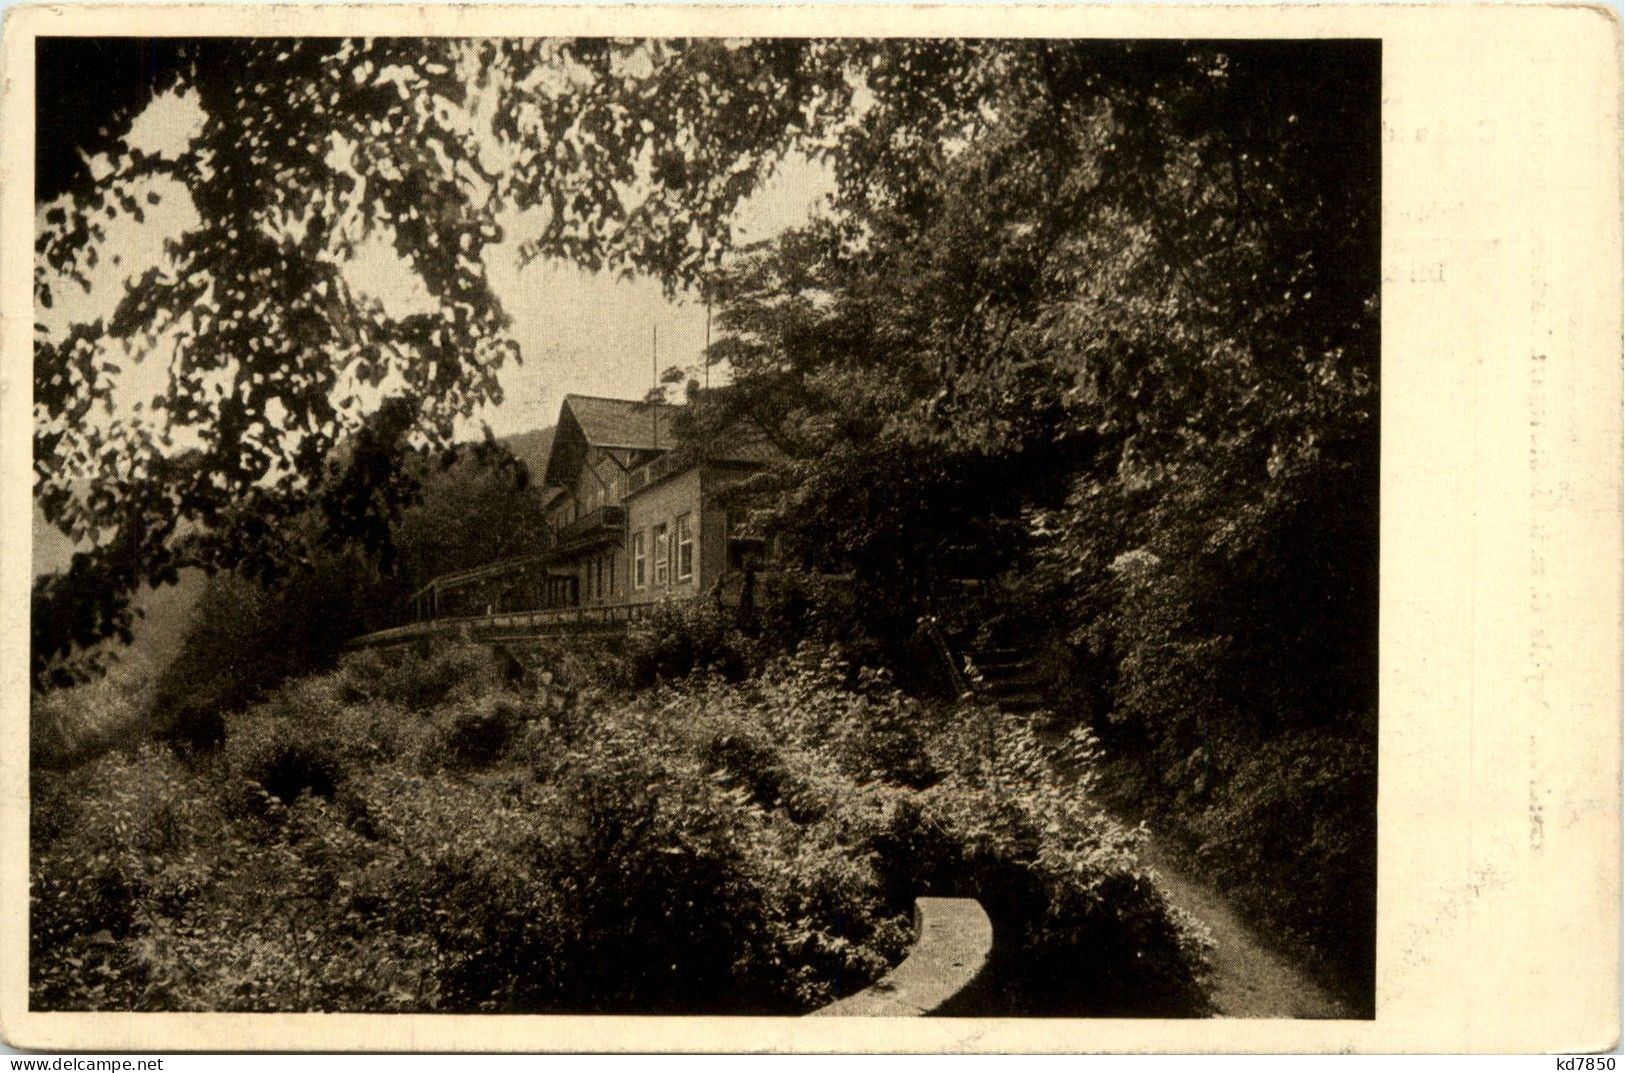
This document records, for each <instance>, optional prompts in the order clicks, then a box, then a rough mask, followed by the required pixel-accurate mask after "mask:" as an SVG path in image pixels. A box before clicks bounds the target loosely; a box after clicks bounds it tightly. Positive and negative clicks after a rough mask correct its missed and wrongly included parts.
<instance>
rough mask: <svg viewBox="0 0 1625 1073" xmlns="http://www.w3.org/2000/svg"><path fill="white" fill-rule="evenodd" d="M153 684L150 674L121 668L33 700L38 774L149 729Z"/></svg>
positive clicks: (32, 752)
mask: <svg viewBox="0 0 1625 1073" xmlns="http://www.w3.org/2000/svg"><path fill="white" fill-rule="evenodd" d="M151 694H152V685H151V682H150V680H149V678H148V676H147V674H146V672H145V670H144V669H143V668H142V667H140V666H139V665H137V666H131V665H129V664H124V663H120V664H115V665H114V666H113V667H112V669H110V670H109V671H108V673H107V674H105V675H103V676H102V677H100V678H96V679H92V680H91V681H89V682H86V683H83V684H81V685H77V686H71V687H66V688H60V689H53V690H49V691H47V692H43V693H36V694H34V695H33V696H31V697H30V698H29V721H28V751H29V762H30V764H31V765H32V766H33V768H34V770H36V771H38V770H41V769H45V768H53V769H63V768H70V767H73V766H74V765H75V764H78V763H82V762H83V761H85V760H87V759H89V758H90V757H92V756H95V755H97V754H98V753H100V752H102V751H103V750H104V749H106V748H108V747H110V746H112V745H114V744H117V743H119V742H127V741H130V740H131V739H132V738H135V737H139V736H140V735H141V732H142V731H143V730H144V729H145V725H146V721H147V707H148V704H149V703H150V697H151Z"/></svg>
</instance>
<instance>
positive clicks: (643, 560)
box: [632, 529, 649, 589]
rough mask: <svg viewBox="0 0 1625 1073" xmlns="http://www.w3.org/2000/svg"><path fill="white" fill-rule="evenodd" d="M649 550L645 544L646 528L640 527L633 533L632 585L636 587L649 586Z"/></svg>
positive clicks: (643, 587) (644, 587)
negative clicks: (647, 553)
mask: <svg viewBox="0 0 1625 1073" xmlns="http://www.w3.org/2000/svg"><path fill="white" fill-rule="evenodd" d="M647 550H648V549H647V547H646V546H645V544H644V530H642V529H639V530H638V531H637V532H635V533H633V534H632V587H633V588H634V589H646V588H648V587H649V569H648V567H649V560H648V556H647V555H646V554H645V553H646V552H647Z"/></svg>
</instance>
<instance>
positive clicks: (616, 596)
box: [542, 395, 776, 607]
mask: <svg viewBox="0 0 1625 1073" xmlns="http://www.w3.org/2000/svg"><path fill="white" fill-rule="evenodd" d="M684 409H685V407H683V406H680V405H673V404H670V403H664V402H648V401H639V400H633V399H606V398H598V397H593V396H588V395H567V396H565V398H564V401H563V403H561V404H560V407H559V419H558V423H557V425H556V426H555V428H554V432H553V436H552V442H551V443H550V445H549V451H548V456H547V460H546V463H545V465H544V467H543V474H542V483H543V484H544V485H545V486H547V488H548V489H549V490H550V494H551V495H552V501H551V504H550V507H549V517H550V519H551V520H552V523H553V530H554V535H555V543H554V546H553V548H552V549H551V550H550V551H549V552H548V556H547V562H548V566H547V574H548V581H547V594H546V602H547V604H548V605H549V606H554V607H574V606H584V607H590V606H602V605H607V604H620V603H647V602H651V601H655V600H659V599H663V598H665V597H667V596H674V597H682V596H695V595H699V594H701V593H704V592H707V591H710V590H711V589H712V588H713V587H714V586H715V585H716V584H717V583H718V582H719V581H720V579H721V578H722V576H723V575H724V574H725V573H727V572H728V571H729V570H730V569H738V568H739V567H740V566H741V565H742V564H743V562H744V560H745V559H746V557H748V556H749V555H751V554H752V553H758V554H759V553H760V552H761V551H762V548H761V545H760V543H759V542H758V541H753V540H748V539H745V538H743V537H742V536H741V535H740V534H739V532H738V526H737V525H736V524H734V522H735V519H733V518H730V516H729V511H728V508H727V507H725V506H724V505H723V504H722V502H721V496H720V493H721V492H722V491H723V490H724V489H726V488H728V487H730V486H732V485H735V484H737V483H738V482H739V481H740V480H742V479H744V478H746V477H748V476H750V475H751V474H752V473H755V472H758V471H759V470H761V469H762V468H764V467H765V466H767V465H769V464H770V463H771V462H772V461H773V459H774V458H775V457H776V452H775V451H774V450H773V449H772V448H771V447H770V446H769V445H768V444H767V443H766V442H765V440H764V439H763V438H762V437H760V436H751V435H748V434H747V433H746V432H745V430H743V429H738V430H736V431H735V432H733V433H731V434H729V435H727V436H725V437H723V438H722V439H721V441H720V442H713V443H708V444H706V445H705V446H704V449H703V450H696V449H694V445H682V446H683V449H681V450H679V449H678V448H679V444H678V442H677V436H676V434H675V432H674V424H673V423H674V419H675V418H676V416H677V415H678V414H679V413H681V412H682V411H683V410H684ZM551 490H556V491H551Z"/></svg>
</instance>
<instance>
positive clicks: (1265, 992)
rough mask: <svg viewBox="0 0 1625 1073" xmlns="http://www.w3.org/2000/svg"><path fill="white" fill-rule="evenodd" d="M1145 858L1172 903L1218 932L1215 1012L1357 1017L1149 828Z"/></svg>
mask: <svg viewBox="0 0 1625 1073" xmlns="http://www.w3.org/2000/svg"><path fill="white" fill-rule="evenodd" d="M1140 859H1141V860H1142V861H1144V862H1145V864H1146V865H1147V867H1149V868H1151V869H1152V871H1154V872H1155V873H1156V875H1157V879H1158V881H1159V884H1160V886H1161V887H1162V890H1163V893H1164V894H1165V895H1166V896H1167V898H1168V901H1169V902H1170V903H1172V904H1173V905H1175V906H1177V907H1178V908H1180V909H1183V910H1184V911H1185V912H1187V913H1189V914H1190V915H1191V916H1193V917H1195V918H1196V919H1197V920H1199V921H1201V922H1202V923H1203V924H1205V925H1206V926H1207V928H1208V931H1209V932H1210V933H1211V934H1212V936H1213V944H1214V945H1213V953H1212V955H1211V956H1212V962H1213V974H1212V977H1211V979H1210V981H1209V985H1210V988H1211V991H1212V994H1211V999H1212V1002H1213V1010H1214V1015H1215V1016H1217V1017H1319V1018H1338V1017H1352V1016H1354V1014H1353V1011H1352V1010H1350V1009H1349V1007H1348V1006H1347V1005H1346V1004H1344V1003H1343V1002H1341V1001H1339V1000H1338V999H1337V998H1335V997H1334V996H1332V995H1331V994H1330V993H1328V992H1327V991H1326V990H1325V989H1324V988H1322V987H1321V986H1320V985H1319V984H1317V983H1315V982H1314V981H1313V980H1312V979H1310V978H1309V976H1308V975H1307V974H1305V973H1304V972H1302V971H1301V970H1300V969H1298V968H1297V967H1296V966H1295V965H1293V964H1292V963H1291V962H1290V961H1288V960H1287V959H1286V958H1285V957H1283V956H1282V955H1280V954H1278V953H1276V952H1275V951H1273V950H1270V949H1268V948H1266V947H1265V946H1264V944H1263V943H1262V942H1261V941H1260V940H1259V938H1258V936H1257V935H1256V934H1254V932H1253V930H1252V929H1251V928H1249V927H1248V926H1247V925H1246V924H1245V923H1244V922H1243V921H1242V919H1241V917H1240V916H1238V915H1237V913H1236V912H1235V910H1233V909H1232V908H1231V907H1230V905H1229V904H1228V903H1227V902H1226V901H1225V899H1224V898H1223V896H1222V895H1220V894H1219V893H1218V892H1217V891H1215V890H1213V889H1212V888H1211V887H1209V886H1207V885H1206V884H1205V883H1203V882H1202V881H1201V880H1200V879H1197V878H1196V877H1194V876H1192V875H1190V874H1189V873H1187V872H1186V871H1185V870H1184V869H1183V868H1182V867H1181V865H1180V863H1179V862H1178V861H1177V859H1176V858H1175V856H1174V853H1173V851H1171V850H1170V849H1169V848H1168V847H1166V846H1164V845H1162V844H1160V843H1159V841H1158V839H1157V837H1156V835H1155V834H1154V833H1152V832H1150V831H1149V830H1147V832H1146V837H1145V839H1144V841H1143V842H1142V844H1141V847H1140Z"/></svg>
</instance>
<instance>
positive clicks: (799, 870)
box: [30, 646, 1202, 1013]
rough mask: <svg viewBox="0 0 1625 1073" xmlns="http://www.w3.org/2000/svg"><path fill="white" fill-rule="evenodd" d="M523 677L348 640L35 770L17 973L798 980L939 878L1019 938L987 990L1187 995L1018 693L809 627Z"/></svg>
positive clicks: (267, 992)
mask: <svg viewBox="0 0 1625 1073" xmlns="http://www.w3.org/2000/svg"><path fill="white" fill-rule="evenodd" d="M553 665H554V666H558V667H564V666H567V664H566V663H564V662H560V663H557V664H553ZM545 677H546V678H547V679H548V680H550V682H551V685H549V686H531V687H527V688H525V689H521V690H518V691H512V690H507V689H503V688H501V687H499V686H498V685H497V684H496V683H495V678H494V676H493V672H492V669H491V667H490V666H489V664H488V663H487V661H485V660H484V659H483V658H476V657H475V656H471V655H469V654H467V653H460V652H457V651H443V652H436V653H430V654H428V655H423V656H419V655H413V654H411V653H397V654H394V655H379V654H362V655H358V656H355V657H351V658H349V659H348V660H347V661H346V662H345V663H344V664H343V665H342V666H341V667H340V668H339V669H337V670H336V671H334V672H331V673H329V674H326V675H321V676H315V677H308V678H304V679H301V680H298V681H295V682H292V683H289V684H288V685H287V686H285V687H284V688H283V689H281V690H280V691H278V692H277V693H275V694H274V695H272V696H270V697H268V698H267V699H266V700H265V701H263V702H262V703H261V704H259V705H257V706H255V707H253V708H251V709H250V710H248V711H247V712H245V713H243V714H242V715H240V716H237V717H234V718H233V719H231V720H230V721H229V723H228V728H227V731H228V732H227V738H226V742H225V747H224V749H223V750H222V751H220V752H218V753H213V754H208V755H192V756H191V757H190V759H189V760H186V761H183V760H182V759H181V758H179V757H178V756H177V754H175V753H173V752H171V751H168V750H164V749H161V748H154V747H152V746H149V745H134V746H131V747H129V748H126V749H123V750H119V751H117V752H114V753H110V754H107V755H105V756H103V757H101V758H100V759H98V760H96V761H94V762H92V763H90V764H88V765H86V766H84V767H81V768H80V769H78V770H77V771H75V772H74V773H73V774H72V776H71V777H63V778H58V777H53V776H50V775H44V776H41V777H37V778H36V780H35V783H34V789H33V794H34V799H33V812H32V816H33V821H32V822H33V831H32V834H33V844H34V854H35V859H34V868H33V872H32V878H31V883H32V887H31V891H32V899H31V918H30V929H31V959H30V965H31V970H30V971H31V990H30V995H31V1003H32V1005H33V1006H34V1007H35V1008H41V1009H138V1010H164V1009H168V1010H309V1009H320V1010H442V1011H544V1010H545V1011H578V1012H579V1011H595V1012H641V1013H653V1012H666V1013H676V1012H706V1011H709V1012H729V1013H747V1012H757V1013H793V1012H798V1011H804V1010H806V1009H808V1008H811V1007H814V1006H817V1005H820V1004H822V1003H825V1002H828V1001H829V1000H831V999H832V998H833V997H835V996H837V995H839V994H843V993H847V992H850V991H853V990H857V989H859V988H861V987H862V986H864V985H865V984H866V983H868V982H869V981H871V980H873V979H874V978H875V977H876V976H877V975H879V974H880V973H881V972H883V971H884V970H885V968H886V966H887V965H888V964H889V963H891V962H894V961H896V960H897V959H898V958H899V957H900V955H901V952H902V950H903V948H904V947H905V946H906V944H907V942H908V941H909V938H910V936H909V927H908V912H909V907H910V905H911V904H912V899H913V898H915V897H917V896H919V895H921V894H930V893H941V894H973V895H976V896H978V897H980V898H982V900H983V902H984V904H986V905H987V906H988V908H989V910H990V912H991V914H992V915H993V917H994V919H995V922H996V924H995V926H996V929H997V931H998V934H999V935H1000V936H1001V940H1002V941H1003V942H1004V943H1007V944H1008V948H1009V950H1010V952H1011V956H1012V957H1013V958H1014V959H1015V960H1016V963H1017V964H1020V965H1022V966H1024V971H1023V972H1022V973H1020V974H1014V975H1012V977H1011V978H1010V979H1008V980H1007V981H1005V984H1006V986H1004V987H1002V988H1001V989H1000V991H999V993H1000V996H1001V999H1000V1001H1001V1002H1003V1003H1004V1004H1005V1005H1006V1007H1007V1008H1008V1007H1010V1006H1012V1005H1013V1007H1014V1008H1015V1009H1018V1010H1025V1011H1027V1012H1038V1011H1042V1010H1045V1009H1052V1008H1063V1009H1066V1010H1068V1011H1070V1012H1075V1013H1083V1012H1096V1013H1191V1012H1195V1011H1197V1010H1199V1009H1200V1005H1201V990H1200V986H1199V982H1198V981H1199V975H1200V970H1201V956H1202V945H1201V940H1200V939H1199V938H1198V937H1196V936H1195V935H1194V933H1193V932H1192V931H1191V930H1190V929H1189V926H1188V925H1187V924H1186V923H1185V922H1183V921H1181V920H1179V919H1177V915H1176V914H1175V913H1173V912H1172V911H1171V910H1169V908H1168V907H1167V906H1166V904H1165V903H1164V902H1163V901H1162V899H1161V896H1160V895H1159V894H1158V892H1157V889H1156V888H1155V886H1154V885H1153V884H1152V883H1151V881H1150V879H1149V877H1148V876H1147V875H1146V874H1145V873H1144V872H1143V871H1142V870H1141V869H1140V868H1139V867H1138V865H1137V864H1136V863H1135V859H1134V855H1133V839H1132V838H1131V837H1130V835H1128V834H1127V833H1125V832H1124V831H1123V830H1121V829H1119V828H1118V827H1116V826H1115V825H1114V824H1112V823H1111V822H1110V821H1108V820H1106V819H1105V818H1104V817H1103V816H1101V815H1100V814H1099V813H1098V812H1095V811H1094V810H1092V809H1091V808H1090V807H1089V806H1088V803H1087V802H1088V798H1087V796H1085V792H1086V791H1087V790H1088V785H1087V780H1088V776H1087V766H1086V765H1087V763H1088V761H1089V756H1088V746H1087V741H1085V740H1082V739H1080V740H1079V741H1078V742H1075V743H1074V745H1075V747H1074V748H1073V749H1071V750H1070V755H1069V756H1068V760H1069V762H1070V763H1071V764H1072V765H1073V766H1074V768H1075V769H1076V770H1078V771H1079V772H1080V774H1079V776H1078V777H1079V779H1080V780H1081V784H1079V785H1071V784H1068V783H1067V782H1066V781H1065V780H1061V779H1058V778H1057V776H1056V775H1055V773H1054V772H1053V771H1052V770H1051V763H1052V756H1051V754H1049V753H1048V752H1047V751H1046V750H1044V749H1042V748H1041V747H1040V746H1039V745H1038V743H1037V742H1036V741H1035V740H1034V739H1033V737H1032V734H1031V731H1030V730H1029V729H1028V728H1027V727H1026V726H1024V725H1023V724H1022V723H1020V722H1018V721H1016V720H1012V719H1010V718H1008V717H1005V716H1001V715H1000V714H998V713H997V712H995V711H993V710H991V709H988V708H983V707H975V706H973V707H965V708H956V709H952V710H947V709H938V708H935V707H932V706H927V705H922V704H921V703H919V702H917V701H914V700H911V699H909V698H908V697H907V696H905V695H903V694H902V693H900V692H899V691H898V690H897V689H896V688H895V687H894V686H892V685H891V684H890V683H889V681H888V680H887V677H886V676H885V675H884V674H882V673H876V672H871V671H856V672H855V671H853V670H852V669H851V667H850V666H849V665H847V664H846V663H845V662H844V660H842V659H841V658H840V656H839V655H838V653H836V652H834V651H832V650H829V649H824V648H819V647H816V646H806V647H804V648H803V649H802V650H801V651H800V652H799V653H798V654H797V655H796V656H795V657H793V658H786V659H781V660H778V661H776V662H775V663H774V664H773V665H772V666H771V667H770V668H769V669H768V670H767V672H766V673H765V674H763V675H762V676H760V677H757V678H753V679H751V680H749V681H748V682H745V683H741V684H730V683H727V682H726V681H724V680H722V679H719V678H711V677H705V676H696V677H694V678H691V679H689V680H687V681H685V682H683V683H681V684H680V685H677V686H675V687H669V688H664V689H661V690H658V691H642V692H639V693H633V694H625V693H622V694H615V695H608V694H604V693H603V692H601V691H598V690H596V689H594V688H592V687H591V686H590V684H589V685H588V686H587V688H585V689H584V690H583V691H582V692H581V693H580V694H579V699H577V700H576V701H575V702H574V703H573V704H560V703H558V699H559V697H560V695H561V692H560V689H559V688H558V687H559V685H560V684H561V680H560V679H559V678H557V677H556V676H555V674H554V672H553V671H547V672H545ZM571 695H572V696H575V695H576V694H574V693H573V692H572V694H571ZM1078 765H1084V766H1083V767H1081V768H1080V767H1078Z"/></svg>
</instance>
